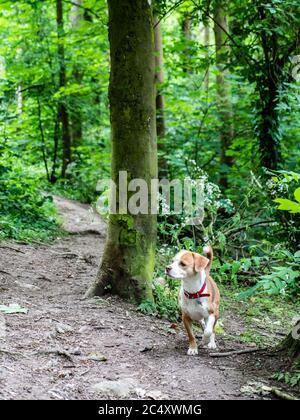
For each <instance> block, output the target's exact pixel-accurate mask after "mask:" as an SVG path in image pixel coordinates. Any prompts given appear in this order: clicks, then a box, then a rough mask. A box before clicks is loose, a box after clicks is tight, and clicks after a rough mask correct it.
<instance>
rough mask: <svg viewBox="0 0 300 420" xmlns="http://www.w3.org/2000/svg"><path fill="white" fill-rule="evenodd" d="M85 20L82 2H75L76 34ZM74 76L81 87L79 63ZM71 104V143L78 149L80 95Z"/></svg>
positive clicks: (73, 18)
mask: <svg viewBox="0 0 300 420" xmlns="http://www.w3.org/2000/svg"><path fill="white" fill-rule="evenodd" d="M83 19H84V9H82V0H74V2H73V7H72V9H71V14H70V20H71V27H72V30H73V32H74V33H76V32H77V31H78V30H79V29H80V26H81V23H82V20H83ZM72 76H73V79H74V82H75V83H77V84H78V85H81V83H82V77H83V74H82V70H81V68H80V65H79V64H78V62H77V61H75V62H74V64H73V69H72ZM70 102H71V103H70V109H71V111H70V120H71V121H70V122H71V130H70V131H71V141H72V146H73V147H77V146H79V145H80V144H81V141H82V112H81V104H80V100H78V95H74V96H73V97H72V98H71V101H70Z"/></svg>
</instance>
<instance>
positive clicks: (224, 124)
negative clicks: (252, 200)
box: [214, 3, 233, 190]
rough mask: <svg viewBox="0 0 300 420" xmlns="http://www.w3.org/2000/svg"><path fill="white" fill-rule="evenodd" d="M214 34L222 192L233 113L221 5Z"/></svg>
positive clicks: (229, 161)
mask: <svg viewBox="0 0 300 420" xmlns="http://www.w3.org/2000/svg"><path fill="white" fill-rule="evenodd" d="M214 21H215V25H214V33H215V45H216V64H217V67H218V73H217V80H216V82H217V94H218V110H219V118H220V143H221V156H220V165H221V169H220V185H221V188H222V189H223V190H225V189H226V188H228V176H227V175H228V170H229V169H230V167H231V166H232V164H233V159H232V156H229V155H228V149H229V148H230V145H231V143H232V139H233V112H232V103H231V86H230V83H229V81H228V71H227V70H226V61H227V56H226V54H227V52H228V46H226V39H227V35H226V33H225V31H226V32H227V33H228V32H229V27H228V20H227V16H226V14H225V13H224V9H223V7H222V4H221V3H219V4H217V6H216V8H215V11H214Z"/></svg>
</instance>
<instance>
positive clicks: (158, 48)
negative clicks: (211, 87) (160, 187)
mask: <svg viewBox="0 0 300 420" xmlns="http://www.w3.org/2000/svg"><path fill="white" fill-rule="evenodd" d="M154 49H155V80H156V133H157V137H158V150H159V151H161V152H162V153H163V149H164V148H163V143H162V138H163V137H164V135H165V134H166V122H165V115H164V109H165V101H164V97H163V95H162V93H161V87H160V85H161V84H162V83H163V82H164V68H163V66H164V62H163V44H162V35H161V25H160V22H159V19H158V17H157V16H156V15H155V16H154ZM158 171H159V177H160V178H163V177H165V176H166V175H167V162H166V160H165V158H164V157H163V156H159V158H158Z"/></svg>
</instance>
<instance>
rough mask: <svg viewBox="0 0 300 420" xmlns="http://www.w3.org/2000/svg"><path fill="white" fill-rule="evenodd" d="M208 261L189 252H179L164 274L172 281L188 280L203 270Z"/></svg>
mask: <svg viewBox="0 0 300 420" xmlns="http://www.w3.org/2000/svg"><path fill="white" fill-rule="evenodd" d="M208 263H209V259H208V258H206V257H203V255H200V254H197V253H196V252H191V251H180V252H178V254H176V255H175V257H174V258H173V259H172V262H171V264H170V265H168V266H167V267H166V274H167V275H168V276H169V277H171V278H173V279H183V280H184V279H188V278H189V277H195V275H197V273H200V272H201V271H202V270H204V269H205V267H206V266H207V264H208Z"/></svg>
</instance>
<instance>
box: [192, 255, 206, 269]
mask: <svg viewBox="0 0 300 420" xmlns="http://www.w3.org/2000/svg"><path fill="white" fill-rule="evenodd" d="M193 256H194V268H195V271H196V272H197V273H199V272H200V271H202V270H204V269H205V267H206V266H207V264H208V263H209V259H208V258H206V257H203V255H200V254H196V253H195V252H194V253H193Z"/></svg>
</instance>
